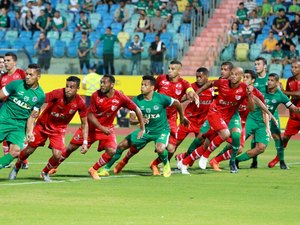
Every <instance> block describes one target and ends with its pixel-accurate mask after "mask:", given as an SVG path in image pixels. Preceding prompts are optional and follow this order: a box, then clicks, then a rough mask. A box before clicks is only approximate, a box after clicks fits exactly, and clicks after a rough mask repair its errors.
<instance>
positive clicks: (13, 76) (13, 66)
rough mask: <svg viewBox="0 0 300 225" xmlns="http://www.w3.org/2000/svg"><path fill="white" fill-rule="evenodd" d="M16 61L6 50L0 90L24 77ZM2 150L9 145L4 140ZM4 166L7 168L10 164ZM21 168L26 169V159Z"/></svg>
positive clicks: (5, 151) (13, 54)
mask: <svg viewBox="0 0 300 225" xmlns="http://www.w3.org/2000/svg"><path fill="white" fill-rule="evenodd" d="M17 61H18V57H17V55H16V54H15V53H13V52H7V53H6V54H5V55H4V67H5V69H6V72H5V71H3V70H1V72H2V71H3V72H4V73H1V76H0V90H1V89H2V88H3V87H4V86H6V85H8V84H9V83H10V82H12V81H14V80H24V79H25V76H26V72H25V71H24V70H21V69H19V68H17ZM3 152H4V155H6V154H7V153H8V152H9V146H8V144H7V142H6V141H4V142H3ZM6 167H7V168H9V167H10V165H8V166H6ZM22 168H24V169H28V161H25V162H24V164H23V165H22Z"/></svg>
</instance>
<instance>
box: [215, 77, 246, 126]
mask: <svg viewBox="0 0 300 225" xmlns="http://www.w3.org/2000/svg"><path fill="white" fill-rule="evenodd" d="M213 86H214V87H217V88H218V90H219V95H218V97H217V98H216V99H215V100H214V101H213V103H212V104H211V106H210V108H211V110H212V111H219V112H220V114H221V115H222V118H223V119H224V120H225V121H227V122H229V120H230V119H231V117H232V116H233V114H234V113H235V112H236V110H238V108H239V105H240V104H241V103H242V102H243V101H244V100H245V98H248V96H247V91H246V88H247V85H246V84H245V83H240V85H239V86H238V87H237V88H231V87H230V82H229V80H226V79H219V80H216V81H214V82H213Z"/></svg>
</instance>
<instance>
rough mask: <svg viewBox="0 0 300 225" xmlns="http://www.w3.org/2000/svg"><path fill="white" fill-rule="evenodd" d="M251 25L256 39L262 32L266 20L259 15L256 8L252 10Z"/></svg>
mask: <svg viewBox="0 0 300 225" xmlns="http://www.w3.org/2000/svg"><path fill="white" fill-rule="evenodd" d="M249 25H250V27H251V28H252V30H253V31H254V34H255V39H256V37H257V35H259V34H261V31H262V28H263V26H264V21H263V20H262V18H260V17H258V16H257V10H256V9H254V10H253V11H252V12H251V19H250V20H249Z"/></svg>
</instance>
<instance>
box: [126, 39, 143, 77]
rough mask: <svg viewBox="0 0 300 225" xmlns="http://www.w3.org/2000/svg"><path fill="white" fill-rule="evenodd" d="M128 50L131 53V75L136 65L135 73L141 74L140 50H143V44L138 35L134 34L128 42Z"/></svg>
mask: <svg viewBox="0 0 300 225" xmlns="http://www.w3.org/2000/svg"><path fill="white" fill-rule="evenodd" d="M129 51H130V52H131V53H132V57H131V71H130V74H131V75H133V70H134V67H135V66H136V74H137V75H141V62H142V52H143V51H144V46H143V43H142V42H141V41H140V36H139V35H135V36H134V41H132V42H131V43H130V46H129Z"/></svg>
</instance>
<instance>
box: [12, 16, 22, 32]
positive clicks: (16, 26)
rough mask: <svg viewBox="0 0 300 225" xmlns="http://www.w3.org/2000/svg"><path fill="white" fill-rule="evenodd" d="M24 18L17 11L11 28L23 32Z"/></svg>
mask: <svg viewBox="0 0 300 225" xmlns="http://www.w3.org/2000/svg"><path fill="white" fill-rule="evenodd" d="M21 24H22V18H21V14H20V12H19V11H16V14H15V19H14V20H13V21H12V23H10V28H11V29H13V30H17V31H20V30H22V25H21Z"/></svg>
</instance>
